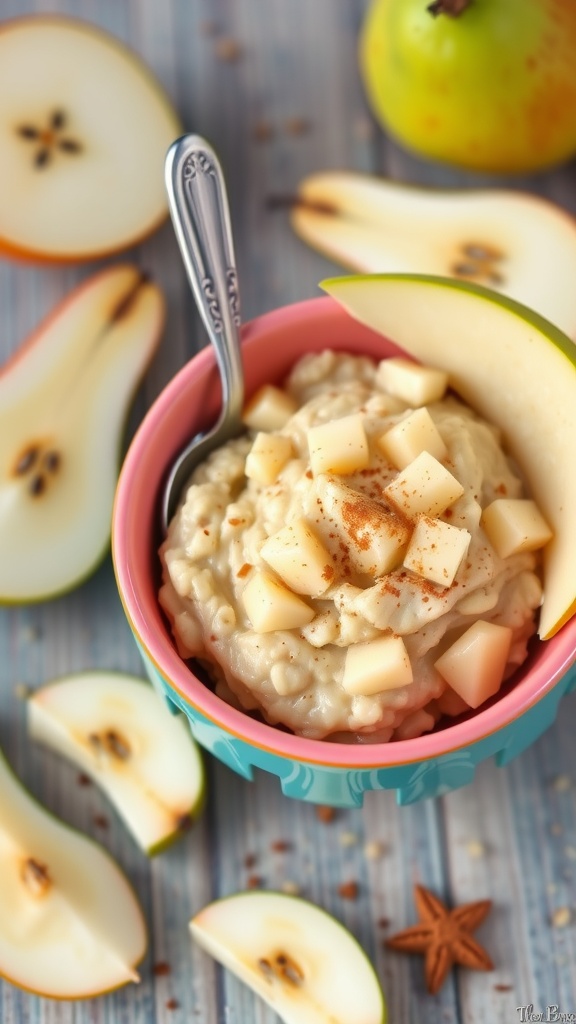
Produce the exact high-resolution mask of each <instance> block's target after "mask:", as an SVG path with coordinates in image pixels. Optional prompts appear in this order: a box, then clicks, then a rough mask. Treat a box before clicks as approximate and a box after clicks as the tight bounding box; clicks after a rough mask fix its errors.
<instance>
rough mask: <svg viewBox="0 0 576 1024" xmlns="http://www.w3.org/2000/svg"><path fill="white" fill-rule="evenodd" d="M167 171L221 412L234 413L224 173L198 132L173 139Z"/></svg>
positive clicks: (235, 339) (233, 291)
mask: <svg viewBox="0 0 576 1024" xmlns="http://www.w3.org/2000/svg"><path fill="white" fill-rule="evenodd" d="M165 173H166V189H167V192H168V201H169V205H170V214H171V217H172V222H173V225H174V231H175V234H176V238H177V240H178V244H179V246H180V251H181V253H182V259H183V262H184V266H185V268H186V273H187V275H188V280H189V282H190V286H191V288H192V291H193V293H194V298H195V300H196V305H197V306H198V311H199V313H200V315H201V317H202V320H203V322H204V325H205V327H206V331H207V333H208V337H209V339H210V341H211V343H212V345H213V346H214V349H215V353H216V359H217V361H218V364H219V368H220V373H221V377H222V399H223V407H224V411H225V412H224V413H223V417H222V418H228V417H229V418H230V419H231V420H233V419H237V418H238V416H239V415H240V412H241V408H242V403H243V399H244V386H243V373H242V360H241V355H240V334H239V327H240V297H239V291H238V278H237V273H236V261H235V258H234V245H233V242H232V228H231V223H230V212H229V209H228V200H227V197H226V186H225V182H224V175H223V173H222V170H221V167H220V164H219V162H218V159H217V157H216V154H215V153H214V151H213V149H212V148H211V147H210V146H209V145H208V143H207V142H206V141H205V139H203V138H201V137H200V136H199V135H184V136H182V138H180V139H177V141H176V142H175V143H174V144H173V145H172V146H171V148H170V150H169V151H168V155H167V157H166V165H165Z"/></svg>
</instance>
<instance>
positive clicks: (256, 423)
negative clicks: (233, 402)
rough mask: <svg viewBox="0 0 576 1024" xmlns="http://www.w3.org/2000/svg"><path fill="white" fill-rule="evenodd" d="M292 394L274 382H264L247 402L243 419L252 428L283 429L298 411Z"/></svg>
mask: <svg viewBox="0 0 576 1024" xmlns="http://www.w3.org/2000/svg"><path fill="white" fill-rule="evenodd" d="M297 408H298V404H297V402H296V400H295V399H294V398H292V395H289V394H288V392H287V391H282V389H281V388H277V387H275V386H274V385H273V384H264V385H263V386H262V387H261V388H259V389H258V391H256V393H255V394H254V395H252V398H251V399H250V401H249V402H248V403H247V404H246V407H245V409H244V412H243V413H242V421H243V423H245V424H246V426H247V427H249V428H250V430H266V431H271V430H281V429H282V427H283V426H284V425H285V424H286V423H287V422H288V420H289V419H290V417H291V416H292V415H293V414H294V413H295V412H296V409H297Z"/></svg>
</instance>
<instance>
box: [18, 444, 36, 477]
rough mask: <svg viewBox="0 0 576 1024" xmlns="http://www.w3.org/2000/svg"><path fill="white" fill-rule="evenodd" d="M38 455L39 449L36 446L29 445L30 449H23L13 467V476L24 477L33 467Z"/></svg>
mask: <svg viewBox="0 0 576 1024" xmlns="http://www.w3.org/2000/svg"><path fill="white" fill-rule="evenodd" d="M39 454H40V449H39V448H38V446H37V445H31V446H30V448H25V449H24V451H23V452H22V454H21V455H19V456H18V459H17V460H16V465H15V466H14V474H15V476H24V475H25V474H26V473H28V471H29V470H30V469H32V466H34V465H35V463H36V462H37V461H38V456H39Z"/></svg>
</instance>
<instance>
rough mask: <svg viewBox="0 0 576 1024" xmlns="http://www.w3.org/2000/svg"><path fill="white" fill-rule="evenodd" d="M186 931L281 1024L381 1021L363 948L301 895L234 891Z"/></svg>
mask: <svg viewBox="0 0 576 1024" xmlns="http://www.w3.org/2000/svg"><path fill="white" fill-rule="evenodd" d="M190 930H191V932H192V936H193V938H194V939H195V940H196V941H197V942H198V943H199V945H200V946H202V947H203V949H205V950H206V951H207V952H208V953H210V955H211V956H213V957H214V958H215V959H216V960H218V961H219V963H221V964H223V966H224V967H227V968H228V970H230V971H232V972H233V973H234V974H235V975H237V977H238V978H240V980H241V981H243V982H244V983H245V984H246V985H248V986H249V987H250V988H251V989H252V990H253V991H254V992H255V993H256V994H257V995H259V996H260V997H261V998H262V999H263V1000H264V1001H265V1002H266V1003H268V1005H269V1006H271V1007H272V1008H273V1009H274V1010H275V1011H276V1013H277V1014H278V1015H279V1017H281V1019H282V1020H283V1021H284V1022H285V1024H385V1021H386V1006H385V1002H384V995H383V992H382V989H381V987H380V984H379V982H378V978H377V977H376V973H375V971H374V968H373V967H372V964H371V963H370V960H369V959H368V957H367V955H366V953H365V952H364V950H363V949H362V947H361V946H360V945H359V944H358V942H357V941H356V939H355V938H354V937H353V936H352V935H351V933H350V932H349V931H348V930H347V929H346V928H345V927H344V925H342V924H340V922H339V921H337V920H336V918H334V917H332V916H331V915H330V914H328V913H327V912H326V911H324V910H321V909H320V908H319V907H317V906H315V905H314V904H313V903H310V902H308V901H307V900H304V899H301V898H300V897H297V896H286V895H284V894H283V893H277V892H264V891H260V892H254V891H250V892H242V893H237V894H235V895H233V896H226V897H224V898H223V899H219V900H216V901H215V902H214V903H211V904H209V905H208V906H207V907H205V908H204V909H203V910H201V911H200V912H199V913H198V914H196V916H195V917H194V918H192V921H191V922H190Z"/></svg>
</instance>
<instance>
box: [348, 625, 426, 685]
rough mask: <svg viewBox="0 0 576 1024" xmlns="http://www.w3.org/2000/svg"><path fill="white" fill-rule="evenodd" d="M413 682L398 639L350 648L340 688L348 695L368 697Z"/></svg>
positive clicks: (391, 637) (406, 658) (385, 637)
mask: <svg viewBox="0 0 576 1024" xmlns="http://www.w3.org/2000/svg"><path fill="white" fill-rule="evenodd" d="M412 679H413V675H412V666H411V664H410V659H409V657H408V652H407V650H406V647H405V646H404V641H403V640H402V638H401V637H399V636H384V637H381V638H380V639H378V640H368V641H367V642H366V643H360V644H352V645H351V646H350V647H349V648H348V650H347V651H346V660H345V662H344V675H343V678H342V686H343V688H344V689H345V690H346V692H347V693H350V694H354V695H358V694H362V695H364V696H370V695H371V694H374V693H382V691H384V690H396V689H397V688H398V687H400V686H408V684H409V683H411V682H412Z"/></svg>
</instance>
